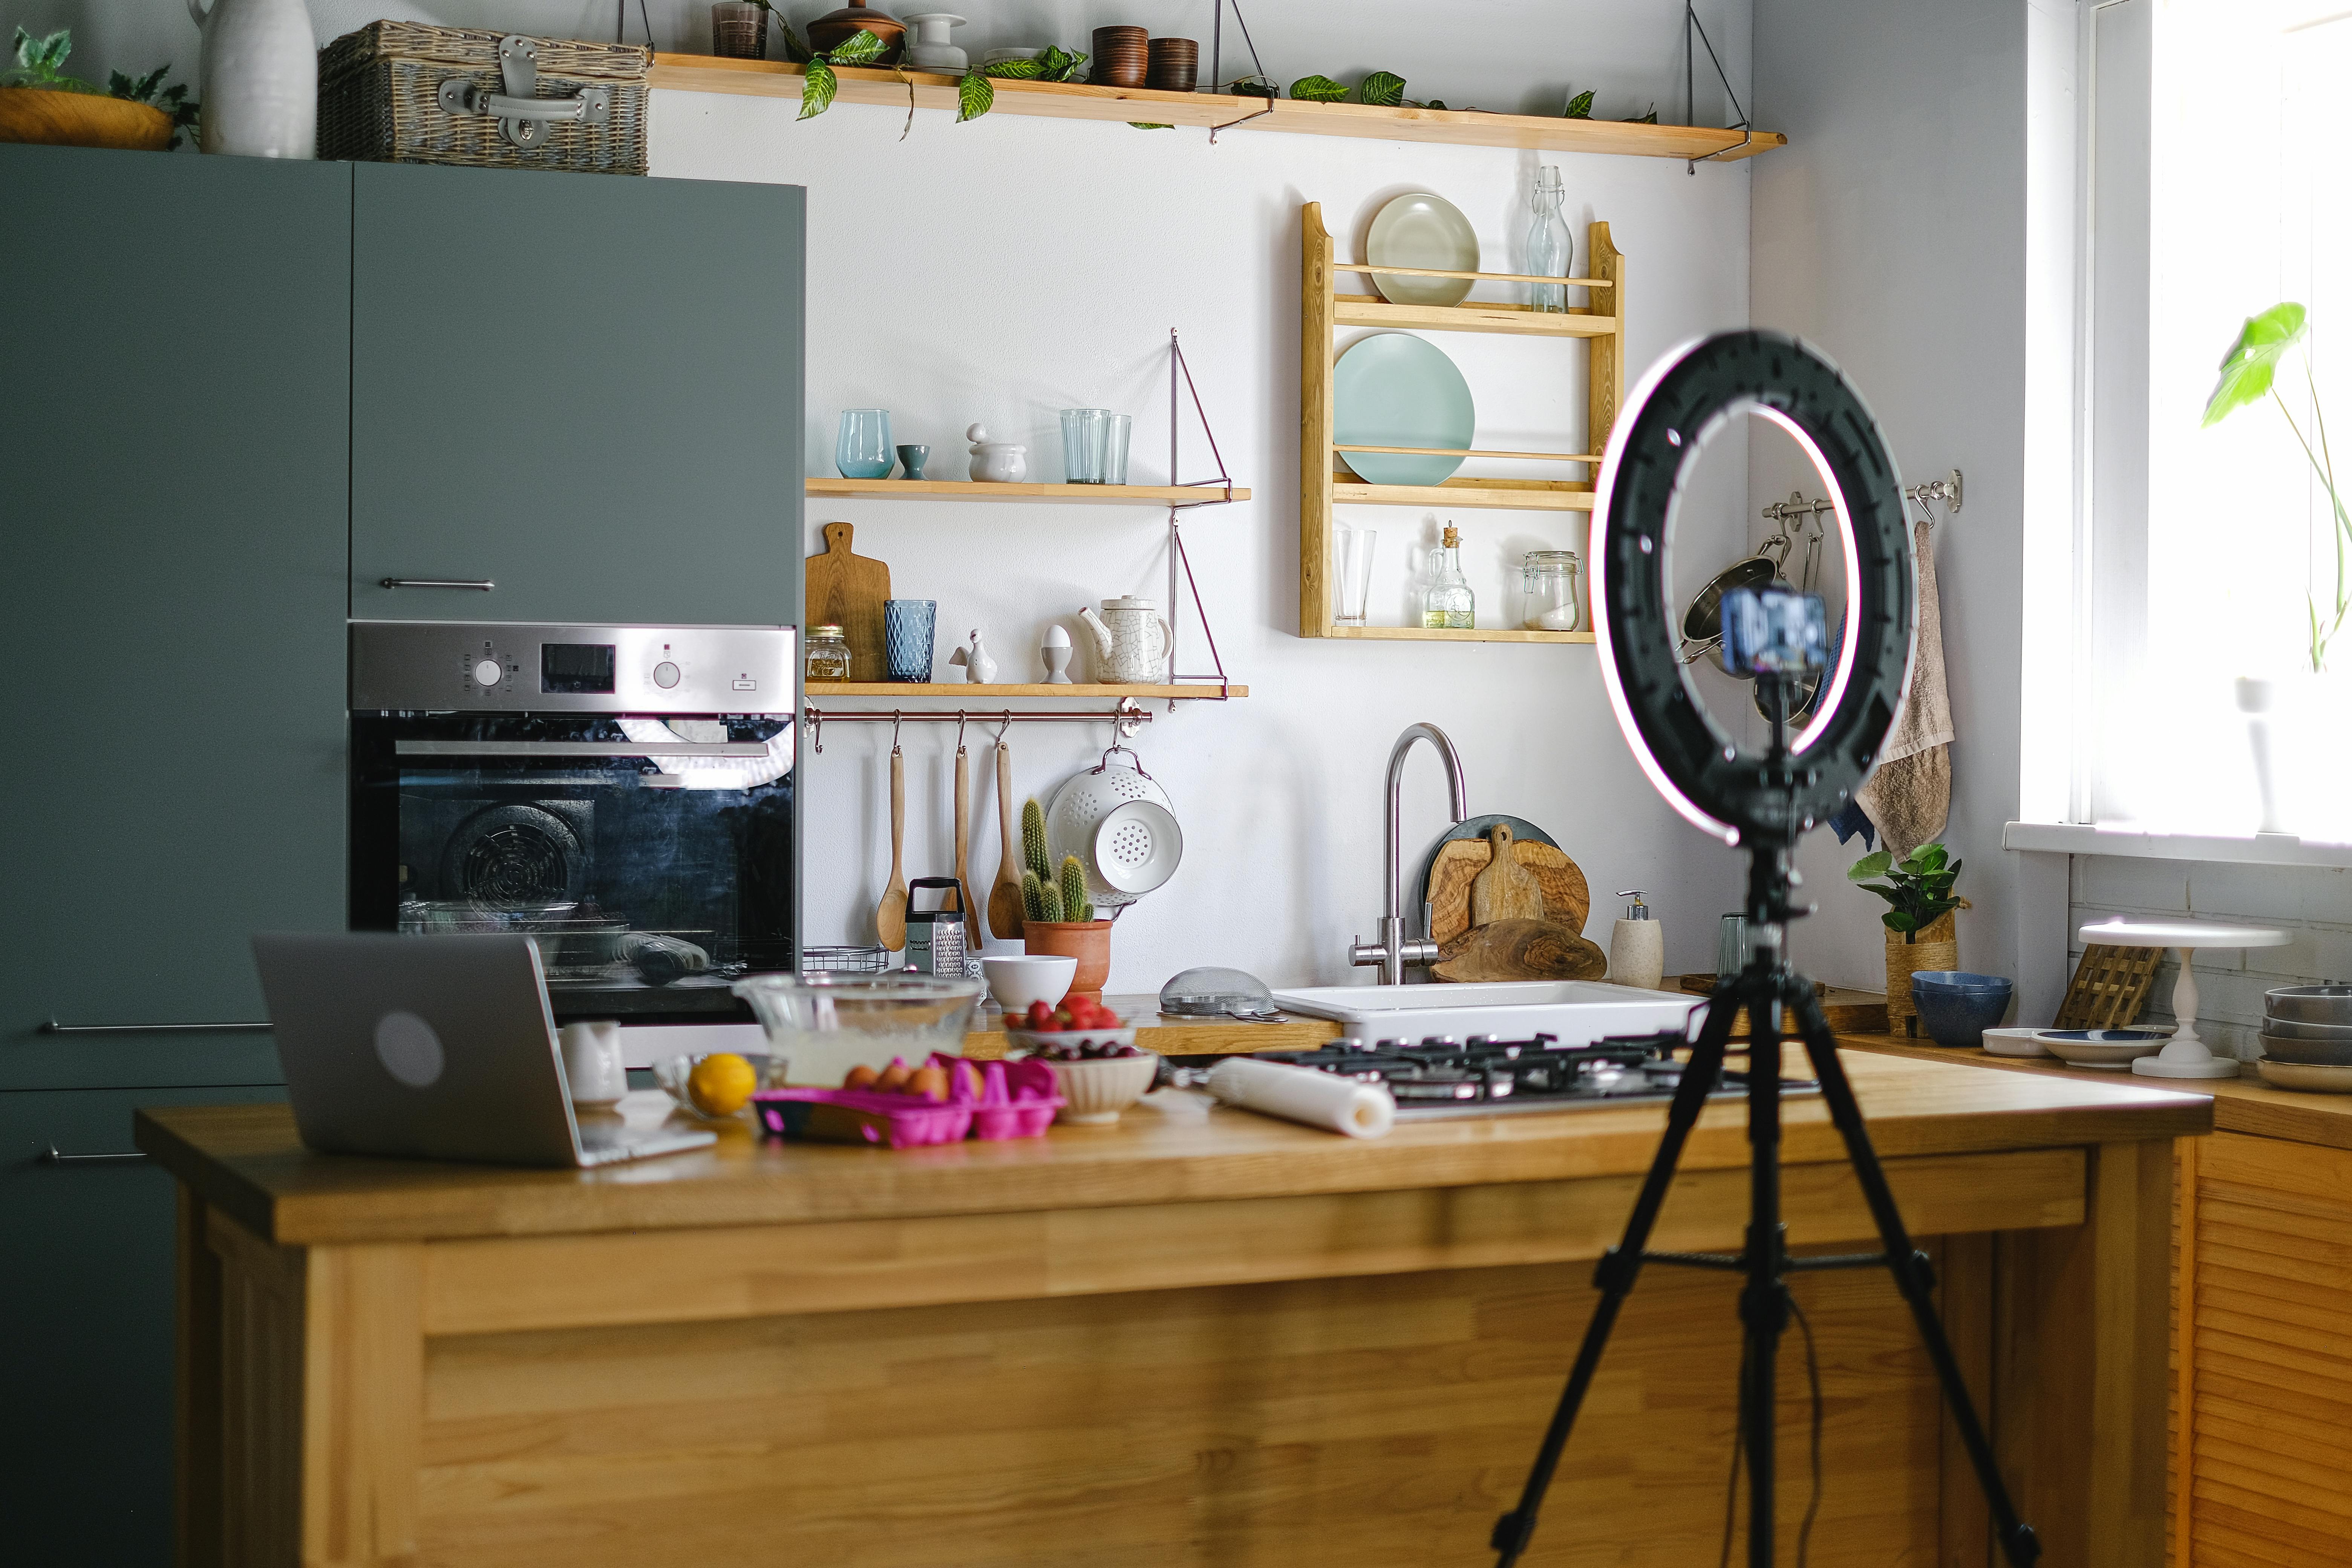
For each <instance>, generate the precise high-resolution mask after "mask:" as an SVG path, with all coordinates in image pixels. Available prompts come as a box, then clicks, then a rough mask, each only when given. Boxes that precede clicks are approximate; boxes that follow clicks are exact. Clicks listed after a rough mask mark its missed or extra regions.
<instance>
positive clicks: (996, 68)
mask: <svg viewBox="0 0 2352 1568" xmlns="http://www.w3.org/2000/svg"><path fill="white" fill-rule="evenodd" d="M1086 63H1087V57H1086V56H1084V55H1082V54H1078V53H1076V52H1075V51H1073V50H1069V49H1066V48H1064V47H1062V46H1061V45H1059V44H1053V45H1049V46H1047V47H1046V48H1045V52H1044V53H1042V54H1040V55H1037V56H1036V57H1034V58H1031V59H1025V60H999V61H997V62H996V63H995V64H994V65H988V66H974V67H973V68H971V69H970V70H968V71H966V72H965V73H964V77H963V80H962V81H961V82H959V83H958V84H957V85H956V123H957V124H959V125H961V124H962V123H963V122H964V121H967V120H977V119H979V118H980V117H981V116H982V115H983V114H986V113H987V112H988V111H989V110H991V109H993V108H994V107H996V89H995V87H994V86H992V84H991V83H990V81H989V79H990V78H991V77H994V78H996V79H999V80H1002V81H1069V80H1072V79H1075V78H1076V76H1077V74H1078V68H1079V67H1080V66H1082V65H1084V64H1086Z"/></svg>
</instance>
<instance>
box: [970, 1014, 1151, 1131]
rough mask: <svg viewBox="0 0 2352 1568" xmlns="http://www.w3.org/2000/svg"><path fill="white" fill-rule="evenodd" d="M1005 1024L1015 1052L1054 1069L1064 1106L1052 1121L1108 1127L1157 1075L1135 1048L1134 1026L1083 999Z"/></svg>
mask: <svg viewBox="0 0 2352 1568" xmlns="http://www.w3.org/2000/svg"><path fill="white" fill-rule="evenodd" d="M1005 1022H1006V1025H1007V1027H1006V1029H1005V1034H1006V1035H1007V1036H1008V1037H1010V1038H1011V1040H1012V1044H1013V1049H1014V1050H1015V1051H1018V1052H1020V1053H1022V1054H1023V1055H1024V1056H1025V1057H1027V1058H1028V1059H1029V1060H1031V1061H1034V1062H1043V1063H1045V1065H1046V1066H1047V1067H1049V1068H1053V1069H1054V1077H1055V1080H1056V1082H1057V1083H1058V1085H1059V1086H1060V1089H1061V1092H1062V1099H1063V1100H1064V1102H1065V1103H1064V1105H1063V1107H1062V1110H1061V1111H1060V1112H1059V1113H1058V1114H1057V1115H1056V1116H1055V1121H1063V1122H1067V1123H1070V1124H1072V1125H1074V1126H1078V1127H1102V1126H1108V1125H1109V1124H1110V1123H1112V1122H1115V1121H1118V1116H1119V1112H1120V1111H1122V1110H1126V1109H1127V1108H1128V1107H1129V1106H1130V1105H1133V1104H1134V1103H1135V1102H1136V1101H1137V1100H1140V1099H1142V1098H1143V1096H1144V1095H1145V1094H1146V1093H1147V1092H1148V1091H1149V1090H1150V1088H1151V1085H1152V1081H1153V1080H1154V1079H1157V1078H1158V1077H1159V1076H1160V1058H1159V1056H1158V1055H1157V1054H1156V1053H1154V1052H1151V1051H1147V1050H1145V1049H1143V1048H1142V1047H1139V1046H1138V1045H1137V1044H1136V1043H1135V1026H1133V1025H1132V1024H1129V1023H1128V1022H1126V1021H1125V1020H1124V1019H1122V1018H1120V1017H1119V1016H1118V1014H1116V1013H1114V1012H1112V1011H1111V1010H1110V1009H1109V1008H1108V1007H1106V1006H1104V1005H1102V1004H1100V1003H1099V1002H1092V1001H1089V1000H1087V998H1086V997H1084V996H1066V997H1065V998H1063V1000H1062V1003H1061V1005H1059V1006H1054V1007H1049V1006H1047V1005H1045V1003H1043V1002H1037V1003H1033V1004H1032V1005H1030V1008H1029V1011H1028V1012H1027V1013H1026V1014H1025V1015H1022V1016H1021V1020H1020V1022H1019V1024H1017V1025H1015V1024H1014V1023H1013V1020H1012V1019H1009V1018H1008V1019H1007V1020H1006V1021H1005Z"/></svg>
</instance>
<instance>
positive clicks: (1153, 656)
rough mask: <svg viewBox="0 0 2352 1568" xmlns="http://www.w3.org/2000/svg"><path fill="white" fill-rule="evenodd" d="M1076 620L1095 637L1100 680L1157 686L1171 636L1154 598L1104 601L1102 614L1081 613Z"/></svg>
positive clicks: (1118, 683) (1120, 684)
mask: <svg viewBox="0 0 2352 1568" xmlns="http://www.w3.org/2000/svg"><path fill="white" fill-rule="evenodd" d="M1078 619H1080V620H1082V621H1084V622H1085V623H1086V624H1087V630H1088V631H1090V632H1092V633H1094V634H1095V647H1096V649H1097V652H1098V653H1099V654H1100V655H1101V657H1102V673H1103V679H1104V680H1106V681H1107V682H1108V683H1109V684H1111V685H1114V686H1151V685H1156V684H1158V682H1159V680H1160V671H1161V667H1162V665H1163V664H1164V663H1165V661H1166V660H1167V658H1168V645H1169V644H1170V642H1171V641H1172V640H1174V634H1173V633H1171V631H1170V630H1169V629H1168V623H1167V622H1166V621H1165V620H1163V619H1161V618H1160V604H1159V601H1158V600H1155V599H1105V600H1104V601H1103V602H1102V614H1101V615H1099V616H1097V615H1096V614H1095V613H1094V612H1093V611H1092V610H1080V611H1079V612H1078Z"/></svg>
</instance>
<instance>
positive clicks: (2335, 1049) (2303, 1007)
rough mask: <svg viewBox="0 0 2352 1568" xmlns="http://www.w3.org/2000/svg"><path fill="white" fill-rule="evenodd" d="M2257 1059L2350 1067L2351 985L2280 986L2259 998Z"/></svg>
mask: <svg viewBox="0 0 2352 1568" xmlns="http://www.w3.org/2000/svg"><path fill="white" fill-rule="evenodd" d="M2263 1055H2264V1056H2266V1057H2268V1058H2271V1060H2273V1061H2275V1062H2299V1063H2302V1064H2303V1065H2305V1066H2307V1067H2329V1068H2340V1067H2352V985H2282V986H2280V987H2279V988H2278V989H2277V990H2275V991H2269V992H2265V993H2263Z"/></svg>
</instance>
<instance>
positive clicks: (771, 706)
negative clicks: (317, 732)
mask: <svg viewBox="0 0 2352 1568" xmlns="http://www.w3.org/2000/svg"><path fill="white" fill-rule="evenodd" d="M799 649H800V634H799V633H798V632H797V631H795V630H794V629H793V628H792V627H790V626H540V625H526V624H520V623H516V622H509V621H490V622H475V623H462V622H457V623H453V622H447V621H353V622H352V691H351V704H352V708H353V709H354V710H364V709H394V710H426V711H435V712H439V711H457V712H478V713H524V712H542V713H648V714H651V713H790V712H792V711H793V709H794V706H795V704H794V694H795V692H796V691H797V689H798V678H799V674H800V658H799Z"/></svg>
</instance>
